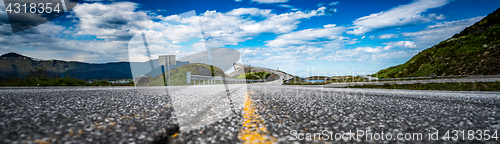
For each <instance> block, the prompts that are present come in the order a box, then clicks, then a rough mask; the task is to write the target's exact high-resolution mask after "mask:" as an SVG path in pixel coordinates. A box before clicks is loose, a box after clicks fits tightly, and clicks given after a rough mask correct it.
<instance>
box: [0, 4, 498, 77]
mask: <svg viewBox="0 0 500 144" xmlns="http://www.w3.org/2000/svg"><path fill="white" fill-rule="evenodd" d="M0 1H1V0H0ZM499 7H500V1H498V0H393V1H390V0H380V1H376V0H366V1H364V0H346V1H342V0H337V1H331V0H220V1H217V0H210V1H207V0H183V1H181V0H175V1H174V0H169V1H165V2H159V1H144V0H141V1H139V0H137V1H96V0H92V1H81V2H80V3H79V4H78V5H77V6H76V7H74V9H72V10H71V11H69V12H68V13H66V14H65V15H63V16H61V17H59V18H57V19H55V20H52V21H50V22H48V23H45V24H42V25H40V26H37V27H35V28H31V29H27V30H24V31H21V32H16V33H12V30H11V27H10V24H9V21H8V16H7V13H6V11H5V6H4V3H3V1H2V2H1V4H0V8H1V9H0V54H4V53H8V52H17V53H20V54H23V55H26V56H30V57H34V58H38V59H61V60H71V61H82V62H91V63H105V62H116V61H146V60H147V57H145V54H142V53H141V52H137V51H141V49H143V48H141V47H140V46H141V45H140V43H142V42H143V41H142V40H141V38H142V37H140V36H141V31H142V33H145V36H146V37H147V41H148V43H149V47H150V49H151V51H152V55H153V57H157V55H159V54H165V53H167V54H175V55H177V57H178V58H182V57H185V56H189V55H192V54H194V53H197V52H200V51H204V50H206V49H207V48H230V49H235V50H237V51H239V52H240V54H241V60H240V61H241V62H243V63H245V64H250V65H255V66H262V67H268V68H274V69H276V68H279V69H281V70H284V71H286V72H289V73H291V74H294V75H299V76H310V75H328V76H332V75H361V74H371V73H374V72H376V71H378V70H380V69H383V68H387V67H389V66H394V65H397V64H401V63H404V62H405V61H407V60H408V59H410V58H411V57H412V56H414V55H415V54H416V53H418V52H420V51H422V50H423V49H426V48H429V47H431V46H432V45H434V44H437V43H439V42H440V41H442V40H445V39H447V38H449V37H451V36H453V34H455V33H457V32H460V31H461V30H463V29H464V28H465V27H467V26H470V25H472V24H474V23H475V22H477V21H479V20H481V19H482V18H483V17H484V16H486V15H487V14H489V13H491V12H493V11H495V10H496V9H497V8H499ZM138 36H139V37H138Z"/></svg>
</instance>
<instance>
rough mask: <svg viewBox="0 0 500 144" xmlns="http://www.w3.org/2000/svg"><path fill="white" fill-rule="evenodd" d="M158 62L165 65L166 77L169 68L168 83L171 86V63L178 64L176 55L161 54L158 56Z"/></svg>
mask: <svg viewBox="0 0 500 144" xmlns="http://www.w3.org/2000/svg"><path fill="white" fill-rule="evenodd" d="M158 63H159V65H160V66H162V65H163V66H165V65H166V67H164V68H165V79H166V78H167V70H168V84H167V86H170V85H171V83H170V65H176V61H175V55H160V57H159V58H158ZM167 67H168V68H167Z"/></svg>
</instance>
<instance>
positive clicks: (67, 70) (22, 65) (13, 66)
mask: <svg viewBox="0 0 500 144" xmlns="http://www.w3.org/2000/svg"><path fill="white" fill-rule="evenodd" d="M153 64H154V65H155V67H156V68H157V69H160V71H159V72H158V71H154V72H150V73H148V75H151V76H153V77H155V76H157V75H159V74H161V67H158V60H153ZM185 64H189V62H183V61H177V65H172V66H170V68H171V69H173V68H176V67H179V66H182V65H185ZM131 65H133V67H135V68H136V69H137V70H138V71H141V70H142V69H140V67H148V68H150V63H149V62H110V63H105V64H92V63H85V62H76V61H62V60H39V59H35V58H31V57H27V56H24V55H20V54H17V53H7V54H4V55H2V56H0V79H2V78H7V77H18V78H23V77H26V74H27V73H28V72H29V71H30V70H34V69H35V68H36V67H43V68H44V69H45V70H47V72H48V73H50V74H54V75H60V76H66V75H67V74H69V75H70V76H72V77H75V76H76V78H79V79H132V72H131V69H130V66H131ZM144 70H148V69H144ZM149 70H150V69H149ZM144 73H147V72H144Z"/></svg>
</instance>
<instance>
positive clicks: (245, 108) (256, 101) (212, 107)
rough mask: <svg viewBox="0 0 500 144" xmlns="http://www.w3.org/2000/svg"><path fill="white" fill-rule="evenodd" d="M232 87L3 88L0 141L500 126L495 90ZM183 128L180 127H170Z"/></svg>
mask: <svg viewBox="0 0 500 144" xmlns="http://www.w3.org/2000/svg"><path fill="white" fill-rule="evenodd" d="M229 89H230V91H231V92H232V93H231V95H230V98H231V102H229V99H227V95H226V93H225V92H226V91H225V88H224V87H223V86H222V85H212V86H191V87H170V88H169V89H167V90H165V89H164V88H158V87H153V88H148V90H147V91H148V92H149V93H144V92H141V91H138V90H135V88H134V87H48V88H1V89H0V95H1V96H0V111H1V113H0V129H1V132H0V141H1V142H3V143H15V142H18V143H21V142H37V143H44V142H56V143H58V142H74V143H82V142H87V143H95V142H100V143H118V142H125V143H127V142H135V143H152V142H174V143H185V142H209V143H212V142H215V143H224V142H228V143H235V142H247V141H251V142H257V141H259V140H262V141H269V142H291V141H295V140H293V139H294V138H295V136H296V135H293V134H300V133H303V134H306V133H321V132H324V131H326V132H332V133H343V134H345V133H347V134H353V133H356V132H355V131H357V130H363V131H365V132H366V133H369V132H373V133H380V132H385V133H394V135H393V137H394V138H395V137H396V134H397V133H422V134H423V139H422V140H415V141H400V142H423V143H427V142H433V141H429V140H428V138H427V137H428V136H427V134H428V133H429V132H433V131H435V130H438V131H439V134H440V136H442V135H444V132H446V131H447V130H466V131H467V130H474V131H476V130H490V133H491V131H495V130H499V129H500V123H499V122H500V114H498V113H499V112H500V109H499V106H500V93H499V92H450V91H411V90H381V89H344V88H321V87H299V86H288V85H285V86H282V85H272V84H258V85H230V86H229ZM166 92H167V93H169V96H167V95H166V94H165V93H166ZM231 106H232V107H233V108H231ZM175 109H177V111H176V110H175ZM233 110H234V111H233ZM176 112H177V113H176ZM210 112H213V113H210ZM172 114H174V115H176V117H175V118H173V117H172ZM190 114H194V115H195V116H191V117H190V116H189V115H190ZM186 118H191V119H189V120H186ZM210 120H211V121H210ZM187 122H194V123H196V124H193V125H189V124H186V123H187ZM179 126H181V128H180V129H181V132H179V133H172V134H168V132H169V130H175V129H176V127H179ZM349 131H351V132H353V133H348V132H349ZM170 132H171V131H170ZM294 132H296V133H294ZM466 136H467V135H466ZM165 137H169V139H166V138H165ZM297 138H298V139H300V138H304V139H303V140H296V141H298V142H319V141H320V140H318V139H319V138H317V139H316V140H307V137H300V136H299V137H297ZM322 139H323V140H324V139H327V140H332V139H328V138H326V137H323V138H322ZM440 140H443V139H441V138H440ZM333 141H336V140H335V139H334V140H333ZM340 141H352V142H359V141H370V140H366V139H365V138H363V137H361V138H360V139H356V140H352V139H351V140H340ZM371 141H375V140H371ZM441 142H442V141H441ZM449 142H455V141H452V140H449ZM458 142H460V141H458ZM483 142H492V143H497V142H498V141H496V140H492V139H490V140H489V141H483Z"/></svg>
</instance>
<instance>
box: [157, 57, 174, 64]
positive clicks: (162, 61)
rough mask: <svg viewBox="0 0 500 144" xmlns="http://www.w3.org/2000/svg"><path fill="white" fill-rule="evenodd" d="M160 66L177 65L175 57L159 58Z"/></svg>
mask: <svg viewBox="0 0 500 144" xmlns="http://www.w3.org/2000/svg"><path fill="white" fill-rule="evenodd" d="M158 63H159V65H160V66H161V65H176V63H175V55H160V57H159V58H158Z"/></svg>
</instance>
